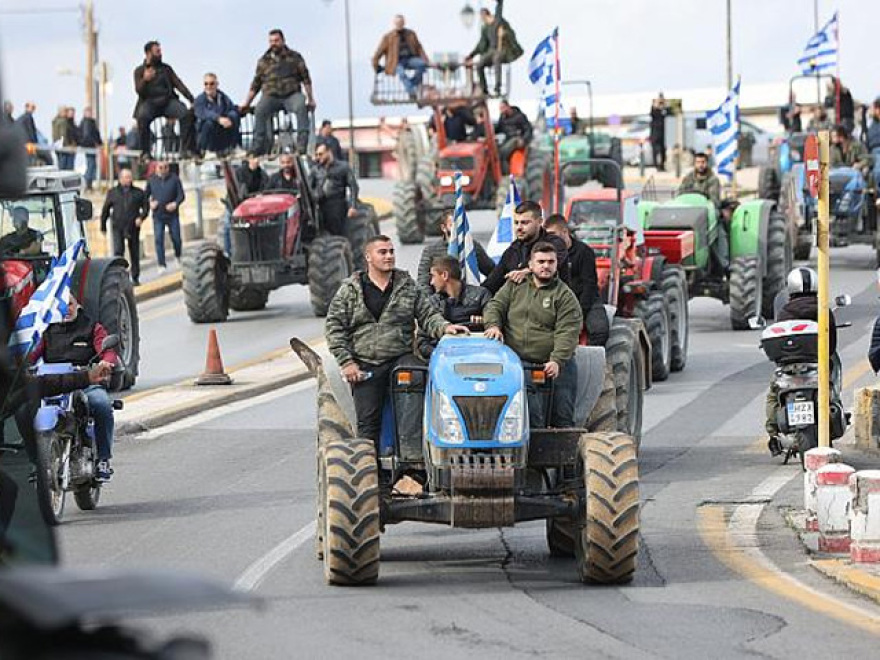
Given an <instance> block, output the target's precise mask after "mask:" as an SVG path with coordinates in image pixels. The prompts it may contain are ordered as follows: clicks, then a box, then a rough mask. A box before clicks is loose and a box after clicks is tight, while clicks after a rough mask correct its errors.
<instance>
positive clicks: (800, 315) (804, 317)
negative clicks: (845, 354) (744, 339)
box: [776, 294, 837, 354]
mask: <svg viewBox="0 0 880 660" xmlns="http://www.w3.org/2000/svg"><path fill="white" fill-rule="evenodd" d="M828 314H829V316H830V317H831V318H830V330H829V347H830V350H831V353H832V354H833V353H835V352H837V322H836V321H835V319H834V312H831V311H829V312H828ZM776 320H777V321H816V322H818V321H819V299H818V298H817V297H816V296H815V295H811V294H806V295H800V296H792V297H791V299H790V300H789V301H788V302H787V303H785V305H784V306H783V307H782V309H781V310H779V314H778V315H777V317H776Z"/></svg>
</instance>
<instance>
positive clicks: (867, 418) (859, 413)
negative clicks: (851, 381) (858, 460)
mask: <svg viewBox="0 0 880 660" xmlns="http://www.w3.org/2000/svg"><path fill="white" fill-rule="evenodd" d="M853 416H854V418H855V422H854V424H853V426H854V428H855V437H856V447H858V448H859V449H878V448H880V388H877V387H862V388H859V389H857V390H856V396H855V411H854V413H853Z"/></svg>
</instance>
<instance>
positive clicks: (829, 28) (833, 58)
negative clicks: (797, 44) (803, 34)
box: [798, 12, 837, 75]
mask: <svg viewBox="0 0 880 660" xmlns="http://www.w3.org/2000/svg"><path fill="white" fill-rule="evenodd" d="M798 66H799V67H800V68H801V73H803V74H804V75H811V74H815V73H821V72H822V71H827V70H828V69H834V68H836V67H837V12H834V16H832V17H831V20H830V21H828V22H827V23H826V24H825V27H823V28H822V29H821V30H819V31H818V32H817V33H816V34H814V35H813V36H812V37H810V40H809V41H808V42H807V47H806V48H804V54H803V55H801V58H800V59H799V60H798Z"/></svg>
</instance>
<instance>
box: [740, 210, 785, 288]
mask: <svg viewBox="0 0 880 660" xmlns="http://www.w3.org/2000/svg"><path fill="white" fill-rule="evenodd" d="M775 207H776V204H775V202H773V201H771V200H767V199H755V200H749V201H747V202H743V203H742V204H740V206H739V208H737V209H736V212H735V213H734V215H733V218H732V220H731V222H730V257H731V259H736V258H737V257H757V258H758V262H759V263H760V267H761V276H762V277H763V276H766V275H767V232H768V230H769V227H770V214H771V213H772V212H773V209H774V208H775Z"/></svg>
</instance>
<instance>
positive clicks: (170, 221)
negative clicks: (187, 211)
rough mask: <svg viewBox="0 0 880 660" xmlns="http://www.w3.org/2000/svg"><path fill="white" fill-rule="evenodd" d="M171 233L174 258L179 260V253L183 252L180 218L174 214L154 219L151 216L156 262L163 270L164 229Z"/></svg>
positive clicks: (154, 217) (164, 264)
mask: <svg viewBox="0 0 880 660" xmlns="http://www.w3.org/2000/svg"><path fill="white" fill-rule="evenodd" d="M166 227H167V228H168V231H169V232H170V233H171V244H172V245H173V246H174V256H175V257H177V258H178V259H180V253H181V252H182V250H183V244H182V241H181V238H180V216H179V215H178V214H176V213H175V214H174V215H172V216H164V217H156V216H155V215H154V216H153V234H154V237H155V239H156V261H158V262H159V265H160V266H162V267H163V268H164V267H165V266H166V265H167V264H166V263H165V228H166Z"/></svg>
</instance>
